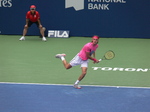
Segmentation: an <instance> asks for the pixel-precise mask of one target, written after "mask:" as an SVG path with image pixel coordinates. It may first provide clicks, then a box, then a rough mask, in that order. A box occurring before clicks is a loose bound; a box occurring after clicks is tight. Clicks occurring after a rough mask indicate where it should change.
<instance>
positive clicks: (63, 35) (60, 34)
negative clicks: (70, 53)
mask: <svg viewBox="0 0 150 112" xmlns="http://www.w3.org/2000/svg"><path fill="white" fill-rule="evenodd" d="M48 37H58V38H68V37H69V31H64V30H48Z"/></svg>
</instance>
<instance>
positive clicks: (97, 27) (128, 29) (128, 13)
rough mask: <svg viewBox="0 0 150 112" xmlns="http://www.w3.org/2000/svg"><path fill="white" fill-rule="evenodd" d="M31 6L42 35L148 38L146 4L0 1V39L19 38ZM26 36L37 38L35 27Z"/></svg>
mask: <svg viewBox="0 0 150 112" xmlns="http://www.w3.org/2000/svg"><path fill="white" fill-rule="evenodd" d="M31 5H36V7H37V8H36V10H37V11H38V12H39V13H40V19H41V22H42V25H43V26H44V27H46V29H47V30H46V34H48V30H63V31H69V35H70V36H81V37H82V36H84V37H90V36H92V35H99V36H101V37H108V38H150V31H149V28H150V22H149V20H150V10H149V6H150V0H0V35H2V34H6V35H22V32H23V28H24V25H25V23H26V22H25V16H26V13H27V11H29V10H30V6H31ZM27 35H40V33H39V29H38V28H37V26H36V25H32V26H31V28H29V29H28V33H27Z"/></svg>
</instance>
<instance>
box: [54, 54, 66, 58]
mask: <svg viewBox="0 0 150 112" xmlns="http://www.w3.org/2000/svg"><path fill="white" fill-rule="evenodd" d="M64 56H66V54H56V55H55V58H61V57H64Z"/></svg>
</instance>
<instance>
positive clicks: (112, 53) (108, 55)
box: [99, 50, 115, 61]
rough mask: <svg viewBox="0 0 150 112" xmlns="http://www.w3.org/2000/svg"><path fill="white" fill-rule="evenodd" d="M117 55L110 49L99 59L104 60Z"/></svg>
mask: <svg viewBox="0 0 150 112" xmlns="http://www.w3.org/2000/svg"><path fill="white" fill-rule="evenodd" d="M114 57H115V53H114V52H113V51H112V50H109V51H107V52H106V53H105V54H104V56H103V57H102V58H101V59H99V61H102V60H111V59H113V58H114Z"/></svg>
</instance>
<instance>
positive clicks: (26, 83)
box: [0, 82, 150, 89]
mask: <svg viewBox="0 0 150 112" xmlns="http://www.w3.org/2000/svg"><path fill="white" fill-rule="evenodd" d="M0 84H20V85H21V84H22V85H25V84H26V85H45V86H51V85H52V86H73V84H45V83H19V82H18V83H16V82H0ZM80 86H89V87H108V88H135V89H136V88H137V89H150V87H133V86H106V85H80Z"/></svg>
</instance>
